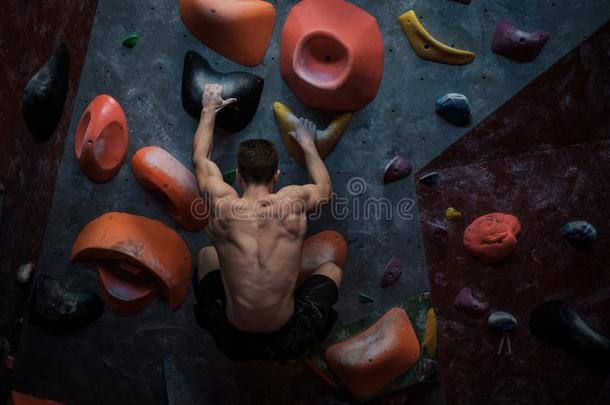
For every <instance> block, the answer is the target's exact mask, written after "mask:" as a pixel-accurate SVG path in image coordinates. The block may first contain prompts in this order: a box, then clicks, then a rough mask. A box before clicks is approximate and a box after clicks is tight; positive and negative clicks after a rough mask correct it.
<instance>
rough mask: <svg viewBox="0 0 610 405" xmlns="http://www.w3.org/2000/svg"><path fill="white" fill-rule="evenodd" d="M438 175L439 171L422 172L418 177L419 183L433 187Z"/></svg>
mask: <svg viewBox="0 0 610 405" xmlns="http://www.w3.org/2000/svg"><path fill="white" fill-rule="evenodd" d="M439 177H440V173H439V172H431V173H427V174H424V175H423V176H421V177H420V178H419V184H423V185H424V186H426V187H434V186H435V185H436V183H437V182H438V178H439Z"/></svg>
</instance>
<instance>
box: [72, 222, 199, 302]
mask: <svg viewBox="0 0 610 405" xmlns="http://www.w3.org/2000/svg"><path fill="white" fill-rule="evenodd" d="M102 260H109V261H113V262H123V263H126V264H127V268H128V270H126V271H128V272H134V270H133V269H129V268H130V267H136V268H138V269H141V270H143V271H147V272H149V273H150V274H152V276H154V277H155V279H156V280H157V282H158V283H159V285H160V287H161V291H162V293H163V295H164V296H165V298H166V299H167V301H168V302H169V306H170V308H171V309H174V310H175V309H178V307H180V305H181V304H182V302H183V301H184V299H185V298H186V294H187V291H188V287H189V283H190V276H191V252H190V251H189V248H188V246H187V245H186V243H185V242H184V240H183V239H182V238H181V237H180V235H178V233H176V231H174V230H173V229H171V228H169V227H168V226H167V225H165V224H163V223H162V222H159V221H156V220H154V219H150V218H146V217H141V216H138V215H132V214H126V213H122V212H108V213H106V214H104V215H102V216H101V217H99V218H96V219H94V220H93V221H91V222H89V223H88V224H87V225H86V226H85V227H84V228H83V229H82V230H81V232H80V234H79V235H78V237H77V238H76V241H75V242H74V245H73V246H72V254H71V261H72V262H82V261H89V262H99V261H102ZM122 267H125V266H122Z"/></svg>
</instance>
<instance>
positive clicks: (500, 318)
mask: <svg viewBox="0 0 610 405" xmlns="http://www.w3.org/2000/svg"><path fill="white" fill-rule="evenodd" d="M518 324H519V321H517V318H515V317H514V316H513V315H511V314H509V313H508V312H504V311H496V312H492V313H491V314H490V315H489V318H487V325H488V326H489V327H490V328H493V329H498V330H500V331H502V332H510V331H513V330H515V329H516V328H517V325H518Z"/></svg>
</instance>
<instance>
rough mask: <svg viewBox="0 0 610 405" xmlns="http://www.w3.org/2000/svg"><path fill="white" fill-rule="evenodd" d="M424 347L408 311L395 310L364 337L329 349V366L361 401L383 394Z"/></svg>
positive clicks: (386, 314) (371, 328)
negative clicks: (382, 390) (420, 342)
mask: <svg viewBox="0 0 610 405" xmlns="http://www.w3.org/2000/svg"><path fill="white" fill-rule="evenodd" d="M419 356H420V345H419V342H418V340H417V336H416V335H415V331H414V330H413V325H412V324H411V320H410V319H409V316H408V315H407V314H406V312H405V311H404V310H403V309H401V308H398V307H396V308H392V309H390V310H389V311H388V312H386V313H385V314H384V315H383V316H382V317H381V318H380V319H379V320H378V321H377V322H375V323H374V324H373V325H371V326H370V327H369V328H368V329H367V330H365V331H364V332H361V333H360V334H358V335H356V336H354V337H352V338H350V339H348V340H346V341H343V342H340V343H337V344H335V345H333V346H331V347H329V348H328V350H327V351H326V353H325V355H324V357H325V359H326V363H327V364H328V366H329V367H330V369H331V370H332V372H333V374H334V375H336V376H337V377H338V378H339V379H340V380H341V382H343V384H344V386H345V387H346V388H347V389H348V390H349V391H350V392H351V393H352V394H353V395H355V396H356V397H358V398H359V399H366V398H369V397H371V396H372V395H374V394H376V393H377V392H379V391H380V390H381V389H383V388H384V387H386V386H387V385H388V384H390V383H391V382H392V381H394V380H395V379H396V378H398V377H399V376H401V375H402V374H403V373H404V372H406V371H407V370H409V369H410V368H411V367H413V365H414V364H415V363H416V362H417V360H419Z"/></svg>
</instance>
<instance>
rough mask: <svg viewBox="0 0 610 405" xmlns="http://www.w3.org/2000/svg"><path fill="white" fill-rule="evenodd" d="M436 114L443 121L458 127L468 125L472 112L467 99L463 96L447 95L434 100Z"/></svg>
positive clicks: (456, 94)
mask: <svg viewBox="0 0 610 405" xmlns="http://www.w3.org/2000/svg"><path fill="white" fill-rule="evenodd" d="M436 113H437V114H438V115H440V116H441V117H443V119H445V121H447V122H449V123H451V124H453V125H457V126H460V127H463V126H466V125H468V124H469V123H470V119H471V118H472V112H471V111H470V103H469V102H468V98H467V97H466V96H465V95H463V94H458V93H449V94H445V95H444V96H442V97H439V98H438V99H437V100H436Z"/></svg>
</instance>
